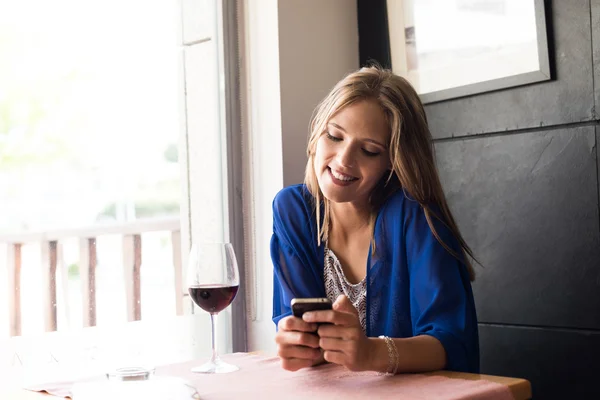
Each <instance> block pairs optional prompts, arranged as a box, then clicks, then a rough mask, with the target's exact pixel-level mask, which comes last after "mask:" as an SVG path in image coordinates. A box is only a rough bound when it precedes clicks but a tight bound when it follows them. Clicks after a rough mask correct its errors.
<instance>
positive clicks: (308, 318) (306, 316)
mask: <svg viewBox="0 0 600 400" xmlns="http://www.w3.org/2000/svg"><path fill="white" fill-rule="evenodd" d="M302 319H303V320H305V321H306V322H310V321H312V319H313V313H310V312H307V313H304V314H303V315H302Z"/></svg>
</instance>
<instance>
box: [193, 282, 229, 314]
mask: <svg viewBox="0 0 600 400" xmlns="http://www.w3.org/2000/svg"><path fill="white" fill-rule="evenodd" d="M238 288H239V286H238V285H235V286H226V285H196V286H191V287H190V288H189V293H190V296H191V297H192V300H194V303H196V304H197V305H198V307H200V308H201V309H203V310H204V311H207V312H209V313H213V314H214V313H218V312H220V311H222V310H224V309H225V308H227V306H228V305H230V304H231V302H232V301H233V299H234V298H235V295H236V294H237V291H238Z"/></svg>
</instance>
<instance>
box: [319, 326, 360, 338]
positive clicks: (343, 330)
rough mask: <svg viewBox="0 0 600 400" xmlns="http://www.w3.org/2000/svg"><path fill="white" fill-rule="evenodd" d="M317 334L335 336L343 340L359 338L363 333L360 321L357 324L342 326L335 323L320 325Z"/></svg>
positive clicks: (326, 336) (327, 336)
mask: <svg viewBox="0 0 600 400" xmlns="http://www.w3.org/2000/svg"><path fill="white" fill-rule="evenodd" d="M317 334H318V335H319V337H321V338H334V339H343V340H359V339H360V338H361V336H362V335H363V332H362V329H361V328H360V323H359V324H357V325H356V326H350V327H348V326H340V325H333V324H324V325H320V326H319V329H318V330H317Z"/></svg>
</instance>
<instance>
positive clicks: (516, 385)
mask: <svg viewBox="0 0 600 400" xmlns="http://www.w3.org/2000/svg"><path fill="white" fill-rule="evenodd" d="M424 375H435V376H445V377H448V378H454V379H466V380H470V381H479V380H486V381H490V382H495V383H499V384H500V385H504V386H507V387H508V388H509V389H510V392H511V393H512V395H513V397H514V398H515V400H527V399H531V395H532V394H531V383H530V382H529V381H528V380H527V379H523V378H510V377H507V376H497V375H485V374H471V373H467V372H454V371H435V372H427V373H425V374H424Z"/></svg>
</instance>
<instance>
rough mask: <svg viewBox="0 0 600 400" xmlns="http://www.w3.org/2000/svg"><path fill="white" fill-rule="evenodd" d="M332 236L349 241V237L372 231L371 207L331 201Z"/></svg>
mask: <svg viewBox="0 0 600 400" xmlns="http://www.w3.org/2000/svg"><path fill="white" fill-rule="evenodd" d="M330 212H331V228H330V229H331V230H330V237H331V236H335V238H336V241H338V240H341V241H343V242H347V241H348V239H349V237H351V236H354V235H356V234H361V233H363V232H364V231H365V230H369V231H370V228H371V227H370V225H371V211H370V209H369V207H365V206H360V205H356V204H353V203H333V202H332V203H330Z"/></svg>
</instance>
